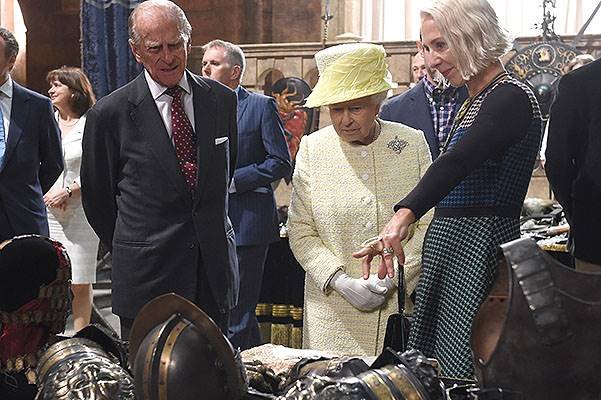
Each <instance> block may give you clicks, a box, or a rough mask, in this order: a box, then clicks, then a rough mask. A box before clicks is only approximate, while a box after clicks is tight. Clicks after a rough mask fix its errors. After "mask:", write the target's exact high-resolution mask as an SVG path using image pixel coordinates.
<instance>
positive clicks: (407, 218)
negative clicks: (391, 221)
mask: <svg viewBox="0 0 601 400" xmlns="http://www.w3.org/2000/svg"><path fill="white" fill-rule="evenodd" d="M394 218H395V219H396V220H397V221H398V222H401V223H402V224H403V225H411V224H412V223H414V222H415V221H417V218H415V214H414V213H413V211H412V210H411V209H410V208H405V207H401V208H399V209H398V210H397V212H396V213H395V214H394Z"/></svg>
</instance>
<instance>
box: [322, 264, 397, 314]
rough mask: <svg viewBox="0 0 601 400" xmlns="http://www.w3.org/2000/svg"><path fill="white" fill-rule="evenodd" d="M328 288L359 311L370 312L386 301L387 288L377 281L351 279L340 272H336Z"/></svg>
mask: <svg viewBox="0 0 601 400" xmlns="http://www.w3.org/2000/svg"><path fill="white" fill-rule="evenodd" d="M330 286H331V287H332V289H334V290H335V291H336V292H338V294H340V295H341V296H342V297H343V298H344V299H345V300H346V301H348V302H349V303H350V304H351V305H352V306H353V307H355V308H356V309H357V310H360V311H372V310H375V309H376V308H378V307H380V306H381V305H382V303H384V300H386V293H388V288H387V287H385V286H382V285H378V282H377V281H374V280H365V279H362V278H351V277H350V276H348V275H347V274H345V273H344V272H342V271H338V272H336V274H335V275H334V277H333V278H332V280H331V281H330Z"/></svg>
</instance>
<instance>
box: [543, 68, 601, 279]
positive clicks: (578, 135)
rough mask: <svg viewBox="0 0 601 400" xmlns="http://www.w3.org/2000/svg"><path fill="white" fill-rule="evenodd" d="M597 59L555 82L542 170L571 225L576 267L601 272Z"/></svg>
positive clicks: (600, 117)
mask: <svg viewBox="0 0 601 400" xmlns="http://www.w3.org/2000/svg"><path fill="white" fill-rule="evenodd" d="M600 77H601V60H597V61H594V62H592V63H590V64H588V65H585V66H583V67H582V68H578V69H577V70H572V72H569V73H568V74H566V75H564V76H563V77H562V78H561V80H560V81H559V88H558V92H557V96H556V98H555V102H554V103H553V105H552V107H551V117H550V119H549V135H548V141H547V151H546V153H545V154H546V157H547V161H546V164H545V171H546V172H547V177H548V178H549V182H550V183H551V188H552V189H553V193H554V194H555V197H556V198H557V200H558V201H559V203H560V204H561V205H562V207H563V210H564V212H565V215H566V218H567V220H568V222H569V224H570V237H569V244H568V247H569V248H570V251H571V253H572V255H573V256H574V258H575V260H574V261H575V262H574V263H575V266H576V270H578V271H588V272H601V246H600V244H601V241H600V240H599V227H600V226H601V207H600V206H601V173H600V172H601V80H600V79H599V78H600Z"/></svg>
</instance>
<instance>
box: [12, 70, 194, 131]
mask: <svg viewBox="0 0 601 400" xmlns="http://www.w3.org/2000/svg"><path fill="white" fill-rule="evenodd" d="M144 76H145V77H146V82H147V83H148V88H149V89H150V93H151V94H152V98H153V99H154V102H155V103H156V105H157V108H158V109H159V113H160V114H161V118H162V119H163V122H164V123H165V128H167V134H168V135H169V138H170V139H171V141H172V142H173V136H172V132H173V129H172V128H171V102H172V101H173V98H172V97H171V96H169V95H168V94H166V93H165V91H166V90H167V89H168V88H167V87H165V86H163V85H161V84H159V83H158V82H156V81H155V80H154V79H152V77H151V76H150V74H149V73H148V71H146V70H144ZM178 85H179V87H181V88H182V89H183V92H182V102H183V104H184V111H186V115H187V116H188V119H189V120H190V124H192V129H194V103H193V102H192V88H191V87H190V83H188V79H187V77H186V72H184V75H183V76H182V79H181V80H180V81H179V83H178ZM3 111H4V109H3Z"/></svg>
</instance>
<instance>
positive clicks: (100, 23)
mask: <svg viewBox="0 0 601 400" xmlns="http://www.w3.org/2000/svg"><path fill="white" fill-rule="evenodd" d="M142 1H143V0H82V4H81V37H82V45H81V53H82V54H81V59H82V65H83V69H84V71H85V72H86V74H87V75H88V77H89V78H90V81H91V82H92V86H93V87H94V92H95V93H96V96H97V97H98V98H100V97H102V96H104V95H106V94H108V93H110V92H112V91H113V90H115V89H117V88H118V87H120V86H123V85H124V84H126V83H127V82H129V81H130V80H132V79H133V78H134V77H135V76H136V75H138V74H139V73H140V71H142V67H141V66H140V65H139V64H137V63H136V60H135V59H134V57H133V55H132V54H131V51H130V49H129V44H128V42H127V40H128V36H127V19H128V17H129V14H130V13H131V11H132V10H133V8H134V7H135V6H136V5H138V4H139V3H141V2H142Z"/></svg>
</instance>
